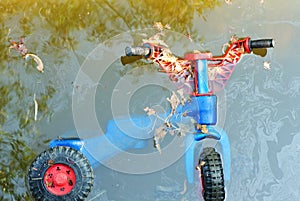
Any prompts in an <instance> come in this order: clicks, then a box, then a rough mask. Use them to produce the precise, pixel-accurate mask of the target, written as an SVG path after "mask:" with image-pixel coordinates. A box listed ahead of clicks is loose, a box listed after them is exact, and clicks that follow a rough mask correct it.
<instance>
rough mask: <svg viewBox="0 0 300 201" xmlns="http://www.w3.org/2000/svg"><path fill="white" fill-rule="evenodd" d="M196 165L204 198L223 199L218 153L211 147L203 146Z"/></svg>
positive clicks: (221, 174) (221, 200) (211, 199)
mask: <svg viewBox="0 0 300 201" xmlns="http://www.w3.org/2000/svg"><path fill="white" fill-rule="evenodd" d="M198 167H199V170H200V174H201V177H200V178H201V183H202V195H203V198H204V200H205V201H223V200H225V187H224V175H223V167H222V160H221V157H220V154H219V153H218V152H216V150H215V149H214V148H212V147H207V148H204V150H203V152H202V153H201V155H200V159H199V164H198Z"/></svg>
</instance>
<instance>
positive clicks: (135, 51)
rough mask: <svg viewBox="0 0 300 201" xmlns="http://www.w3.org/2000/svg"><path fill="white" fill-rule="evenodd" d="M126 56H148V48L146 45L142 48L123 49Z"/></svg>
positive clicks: (149, 49) (149, 52) (149, 50)
mask: <svg viewBox="0 0 300 201" xmlns="http://www.w3.org/2000/svg"><path fill="white" fill-rule="evenodd" d="M125 54H126V56H146V57H147V56H149V55H150V54H151V48H150V46H147V44H145V45H143V46H135V47H126V48H125Z"/></svg>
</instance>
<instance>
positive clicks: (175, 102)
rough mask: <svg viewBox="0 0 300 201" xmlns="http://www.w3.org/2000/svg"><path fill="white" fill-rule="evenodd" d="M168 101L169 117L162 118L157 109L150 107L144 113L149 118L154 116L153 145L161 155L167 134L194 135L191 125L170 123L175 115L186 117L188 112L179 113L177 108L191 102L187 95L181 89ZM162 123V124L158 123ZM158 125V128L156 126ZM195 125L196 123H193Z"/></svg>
mask: <svg viewBox="0 0 300 201" xmlns="http://www.w3.org/2000/svg"><path fill="white" fill-rule="evenodd" d="M166 100H167V101H168V102H169V105H170V106H171V109H172V111H171V113H170V114H169V115H168V116H167V117H165V116H164V117H162V116H160V115H159V113H157V112H156V111H155V109H153V108H150V107H145V108H144V111H145V112H146V114H147V115H148V116H154V117H155V118H156V119H155V122H154V124H153V130H152V131H153V132H154V134H153V143H154V145H153V146H154V148H156V149H157V150H158V152H159V153H161V147H160V142H161V141H162V140H163V139H164V138H165V136H166V135H167V134H169V135H171V136H174V135H175V134H176V135H178V136H185V135H186V134H188V133H192V132H193V131H192V130H191V128H193V127H191V126H190V125H186V124H183V123H176V124H172V123H171V122H170V119H171V118H172V117H173V116H174V115H181V116H182V117H186V116H187V113H188V111H185V112H183V113H177V112H176V110H177V107H178V106H179V105H184V104H185V103H186V102H187V101H189V99H188V98H187V97H186V96H185V94H184V93H183V90H182V89H179V90H178V91H176V92H175V91H173V92H172V94H171V97H167V98H166ZM158 120H159V122H162V123H161V124H159V123H158ZM157 124H159V125H158V127H157V126H156V125H157ZM192 124H194V123H192Z"/></svg>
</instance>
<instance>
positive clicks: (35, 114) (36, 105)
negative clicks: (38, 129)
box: [33, 94, 39, 121]
mask: <svg viewBox="0 0 300 201" xmlns="http://www.w3.org/2000/svg"><path fill="white" fill-rule="evenodd" d="M33 102H34V121H36V120H37V113H38V108H39V105H38V103H37V101H36V99H35V94H33Z"/></svg>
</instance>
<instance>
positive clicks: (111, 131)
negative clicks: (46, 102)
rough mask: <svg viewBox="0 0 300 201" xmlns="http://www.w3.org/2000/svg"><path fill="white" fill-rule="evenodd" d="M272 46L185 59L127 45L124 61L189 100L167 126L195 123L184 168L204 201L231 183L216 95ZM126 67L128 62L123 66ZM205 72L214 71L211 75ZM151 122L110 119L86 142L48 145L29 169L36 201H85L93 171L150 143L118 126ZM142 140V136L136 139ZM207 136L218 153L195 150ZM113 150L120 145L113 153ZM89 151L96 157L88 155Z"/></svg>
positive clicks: (256, 44) (246, 43)
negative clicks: (148, 67)
mask: <svg viewBox="0 0 300 201" xmlns="http://www.w3.org/2000/svg"><path fill="white" fill-rule="evenodd" d="M270 47H274V41H273V39H260V40H251V39H250V38H249V37H246V38H242V39H238V38H236V37H232V39H231V41H230V42H229V43H228V47H227V49H226V51H225V53H224V55H222V56H212V54H211V53H210V52H193V53H187V54H185V56H184V58H179V57H176V56H174V55H173V54H172V53H171V51H170V50H169V49H168V48H167V47H164V46H161V45H159V44H153V43H145V44H143V45H142V46H137V47H127V48H126V49H125V53H126V56H125V57H122V61H123V62H124V61H125V60H126V59H125V58H128V57H138V58H140V57H143V58H144V59H146V60H149V61H152V62H153V63H155V64H157V65H158V66H159V67H160V71H163V72H165V73H167V75H168V76H169V78H170V80H171V81H172V82H173V83H174V84H175V85H176V86H177V87H178V88H180V89H182V90H183V91H184V93H186V94H187V95H188V96H189V97H190V101H189V102H187V103H186V104H184V105H182V106H180V107H177V108H176V110H175V111H172V112H173V113H176V115H174V116H173V117H172V118H171V119H170V122H171V123H172V124H174V125H176V124H177V123H181V122H182V120H183V119H184V118H185V117H189V118H192V119H193V120H194V122H195V123H194V129H193V131H194V132H193V133H191V134H189V135H186V137H185V143H186V148H185V170H186V177H187V181H188V182H189V183H194V182H195V181H196V183H197V182H198V183H199V184H200V185H201V186H202V189H201V190H199V191H200V192H198V193H199V195H200V196H201V197H202V199H204V200H205V201H212V200H214V201H223V200H225V184H226V182H227V181H229V180H230V163H231V162H230V146H229V140H228V137H227V134H226V132H225V131H224V130H223V129H222V128H219V127H217V126H216V123H217V97H216V95H215V94H214V92H215V91H218V90H222V89H223V88H224V87H225V85H226V82H227V80H228V79H229V77H230V76H231V74H232V72H233V70H234V67H235V65H236V64H237V63H238V62H239V61H240V59H241V57H242V55H243V54H247V53H251V52H252V51H253V50H255V49H258V48H263V49H265V48H270ZM124 63H126V62H124ZM209 69H210V70H212V72H213V73H211V72H209ZM129 122H134V123H135V124H136V125H144V124H145V123H146V124H149V122H151V121H150V118H149V116H147V115H140V116H138V115H137V116H134V117H131V118H130V119H124V118H119V119H112V120H110V121H109V122H108V123H107V126H106V133H105V134H103V135H100V136H98V137H94V138H90V139H80V138H60V139H55V140H52V141H51V142H50V148H49V149H48V150H46V151H44V152H43V153H41V154H40V155H39V156H37V158H36V159H35V160H34V161H33V163H32V164H31V166H30V168H29V173H28V184H29V189H30V191H31V194H32V196H33V198H34V199H36V200H85V199H86V198H87V196H88V194H89V193H90V191H91V189H92V187H93V180H94V175H93V169H94V168H96V167H97V166H98V165H100V163H101V162H102V161H105V160H107V159H109V158H111V157H113V156H115V155H116V154H118V153H120V151H124V150H128V149H141V148H143V147H145V146H146V144H147V142H148V139H146V138H144V137H143V136H142V135H144V134H143V133H146V132H142V130H132V131H130V132H131V133H130V135H128V133H126V131H124V130H120V129H119V127H118V126H117V125H118V124H122V125H126V124H127V123H129ZM134 136H141V137H134ZM206 138H211V139H215V140H216V142H218V144H219V145H220V147H221V154H220V153H218V151H217V150H216V149H215V147H205V148H203V149H199V148H198V147H199V146H198V144H199V142H200V141H203V140H205V139H206ZM113 146H115V147H118V149H114V148H113ZM91 150H93V152H96V153H94V155H97V158H94V157H93V156H92V154H91Z"/></svg>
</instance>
